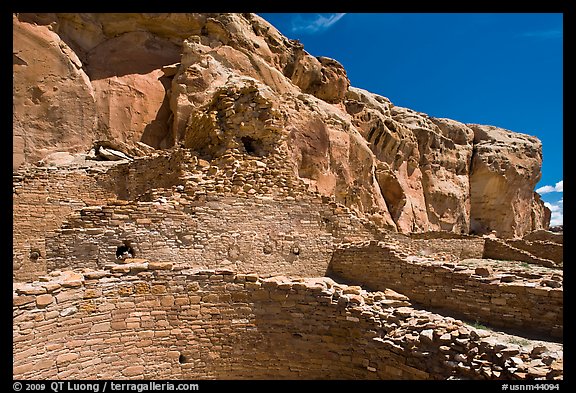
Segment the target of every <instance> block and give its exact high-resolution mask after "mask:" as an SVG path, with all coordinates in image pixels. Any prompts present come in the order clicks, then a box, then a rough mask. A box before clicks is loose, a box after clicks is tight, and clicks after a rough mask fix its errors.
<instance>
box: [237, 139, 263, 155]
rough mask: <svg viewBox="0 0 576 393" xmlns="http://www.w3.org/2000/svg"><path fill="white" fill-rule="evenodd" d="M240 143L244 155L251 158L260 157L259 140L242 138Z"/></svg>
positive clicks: (260, 147)
mask: <svg viewBox="0 0 576 393" xmlns="http://www.w3.org/2000/svg"><path fill="white" fill-rule="evenodd" d="M240 141H241V142H242V145H244V150H246V153H248V154H250V155H251V156H261V155H262V146H261V142H260V141H259V140H257V139H254V138H252V137H249V136H243V137H242V138H240Z"/></svg>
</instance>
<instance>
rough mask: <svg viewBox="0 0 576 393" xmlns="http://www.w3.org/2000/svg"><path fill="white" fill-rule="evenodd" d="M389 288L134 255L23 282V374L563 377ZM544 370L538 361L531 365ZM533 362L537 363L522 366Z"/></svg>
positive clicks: (17, 311)
mask: <svg viewBox="0 0 576 393" xmlns="http://www.w3.org/2000/svg"><path fill="white" fill-rule="evenodd" d="M405 299H406V298H405V297H404V296H401V295H399V294H396V293H394V292H393V291H390V290H387V291H386V292H366V291H365V290H362V289H361V288H360V287H350V286H346V285H340V284H337V283H335V282H333V281H332V280H330V279H328V278H326V277H319V278H311V279H304V278H301V279H290V278H287V277H283V276H279V277H270V278H265V279H264V278H260V277H258V275H256V274H239V273H234V272H232V271H229V270H220V271H214V270H200V271H198V270H197V271H192V270H189V269H185V270H179V269H176V268H175V267H174V266H172V264H171V263H160V262H148V261H145V262H133V263H129V264H125V265H115V266H112V267H111V270H98V271H95V270H84V271H83V272H79V271H75V272H74V271H64V272H62V271H54V272H52V273H50V274H49V275H48V276H47V277H43V278H42V280H41V281H37V282H31V283H15V284H14V292H13V311H14V314H13V319H14V329H13V335H14V337H13V338H14V339H13V360H14V362H13V375H14V378H15V379H142V378H144V379H271V378H273V379H287V378H288V379H326V378H330V379H446V378H448V377H450V376H454V377H461V378H472V379H499V378H506V379H518V378H537V377H546V378H562V363H561V360H559V359H557V358H553V357H552V358H551V360H552V361H548V360H549V359H547V358H546V359H547V360H546V364H548V365H546V364H545V363H543V361H544V357H543V356H542V355H541V353H542V351H540V352H539V353H538V354H534V351H532V352H530V353H528V352H527V351H525V350H523V349H522V348H519V347H518V346H515V345H513V344H502V343H497V342H494V341H493V340H490V339H489V337H487V336H486V335H485V334H480V333H479V332H478V331H476V330H474V329H472V328H470V327H468V326H466V325H463V324H462V322H460V321H456V320H454V319H452V318H445V317H441V316H439V315H436V314H433V313H430V312H427V311H419V310H415V309H413V308H411V307H409V305H410V304H409V303H408V302H406V300H405ZM536 364H537V365H536ZM528 365H530V366H528Z"/></svg>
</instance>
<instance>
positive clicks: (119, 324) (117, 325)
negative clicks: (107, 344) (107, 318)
mask: <svg viewBox="0 0 576 393" xmlns="http://www.w3.org/2000/svg"><path fill="white" fill-rule="evenodd" d="M110 328H112V329H114V330H123V329H126V322H125V321H111V322H110Z"/></svg>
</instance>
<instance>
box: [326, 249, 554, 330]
mask: <svg viewBox="0 0 576 393" xmlns="http://www.w3.org/2000/svg"><path fill="white" fill-rule="evenodd" d="M330 272H331V274H335V275H336V276H338V277H341V278H343V279H346V280H349V281H351V282H353V283H356V284H361V285H365V286H366V287H368V288H371V289H374V290H379V289H382V288H391V289H393V290H395V291H398V292H400V293H403V294H405V295H406V296H408V297H410V299H411V300H412V301H414V302H417V303H419V304H421V305H423V306H424V307H432V308H437V309H443V310H445V311H446V312H447V313H449V314H451V315H455V316H457V317H461V318H466V319H468V320H471V321H480V322H483V323H488V324H490V325H493V326H497V327H503V328H512V329H518V328H519V329H523V330H524V331H527V332H531V333H533V334H534V333H539V334H545V335H549V336H552V337H562V332H563V290H562V288H561V286H562V284H561V281H560V282H558V281H556V280H554V279H551V276H552V275H554V274H553V273H550V274H549V275H550V277H542V280H541V281H540V282H537V283H536V282H532V283H526V282H520V280H521V277H516V276H513V275H509V274H500V275H497V274H495V273H494V272H486V273H485V272H484V271H482V270H480V269H478V270H476V269H471V268H469V267H467V266H459V265H457V264H454V263H446V262H445V263H443V262H437V261H434V260H432V259H427V258H424V257H414V256H409V257H406V256H404V255H402V253H400V252H398V251H396V250H395V249H393V248H391V247H389V246H387V245H386V244H384V243H378V242H376V241H372V242H369V243H367V244H356V245H352V244H350V245H347V246H344V247H342V248H340V249H338V250H336V251H335V252H334V255H333V258H332V261H331V263H330ZM554 277H555V278H557V279H560V280H561V276H557V275H554ZM552 286H554V287H552ZM534 321H538V323H534Z"/></svg>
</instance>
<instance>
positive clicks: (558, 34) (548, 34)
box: [521, 29, 563, 40]
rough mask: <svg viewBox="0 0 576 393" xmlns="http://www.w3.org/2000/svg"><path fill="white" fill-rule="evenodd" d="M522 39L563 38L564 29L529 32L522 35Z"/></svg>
mask: <svg viewBox="0 0 576 393" xmlns="http://www.w3.org/2000/svg"><path fill="white" fill-rule="evenodd" d="M521 36H522V37H529V38H539V39H542V40H546V39H555V38H563V32H562V29H550V30H538V31H527V32H525V33H522V34H521Z"/></svg>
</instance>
